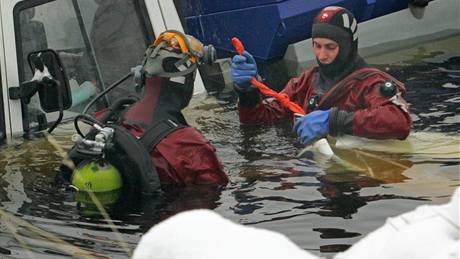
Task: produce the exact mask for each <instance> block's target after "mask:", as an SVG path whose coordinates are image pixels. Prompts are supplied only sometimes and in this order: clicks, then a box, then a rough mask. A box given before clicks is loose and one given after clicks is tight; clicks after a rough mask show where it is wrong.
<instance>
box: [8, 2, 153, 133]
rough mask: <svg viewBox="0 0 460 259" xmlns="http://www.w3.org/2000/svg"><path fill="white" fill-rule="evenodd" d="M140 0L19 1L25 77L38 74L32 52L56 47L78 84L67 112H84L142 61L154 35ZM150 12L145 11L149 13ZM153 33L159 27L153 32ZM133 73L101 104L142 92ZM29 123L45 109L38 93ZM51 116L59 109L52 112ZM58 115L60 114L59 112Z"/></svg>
mask: <svg viewBox="0 0 460 259" xmlns="http://www.w3.org/2000/svg"><path fill="white" fill-rule="evenodd" d="M140 2H141V1H139V0H77V1H73V0H62V1H23V2H21V3H19V4H18V5H17V6H16V7H15V12H14V15H15V23H16V25H17V26H15V27H16V37H17V38H16V42H17V51H18V53H17V56H18V64H19V67H18V71H19V79H20V81H21V82H23V81H27V80H30V79H31V78H32V76H33V75H32V71H31V69H30V67H29V64H28V62H27V55H28V54H29V53H30V52H33V51H38V50H42V49H46V48H50V49H53V50H55V51H57V52H58V53H59V56H60V57H61V59H62V61H63V64H64V67H65V70H66V73H67V77H68V78H69V81H70V85H71V89H72V102H73V104H72V108H71V109H70V110H69V111H70V112H69V111H67V112H66V113H67V117H69V116H71V114H72V112H73V114H75V113H79V112H81V111H82V110H83V109H84V107H85V106H86V104H87V103H88V102H89V100H90V99H91V98H92V97H94V96H95V95H96V94H97V93H99V92H101V91H102V90H103V89H105V88H106V87H108V86H109V85H110V84H112V83H114V82H116V81H118V79H120V78H122V77H123V76H124V75H125V74H127V73H128V72H129V71H130V69H131V68H132V67H134V66H136V65H138V64H140V62H141V60H142V58H143V54H144V52H145V49H146V47H147V44H148V39H152V38H153V36H152V35H149V34H148V33H147V32H149V31H151V29H149V28H146V27H148V26H146V25H145V24H146V23H145V22H142V21H147V23H148V24H150V22H149V21H148V18H147V17H146V15H145V14H146V11H145V10H143V8H144V4H143V3H142V4H140ZM143 14H144V15H143ZM151 34H153V33H151ZM136 94H137V93H136V90H135V87H134V84H133V81H132V80H131V79H128V80H127V81H126V82H124V83H123V84H122V85H120V86H119V87H117V88H115V89H114V90H113V91H111V92H110V93H109V95H108V96H106V97H105V98H102V99H101V100H100V102H99V103H97V104H96V106H95V107H94V108H95V109H98V108H103V107H105V106H107V105H108V104H109V103H110V102H111V100H113V99H114V98H116V97H119V96H128V95H136ZM24 110H25V111H27V114H25V117H26V118H27V122H24V123H25V124H27V125H25V127H24V128H26V129H27V128H29V126H30V127H35V126H37V125H38V121H39V119H37V118H38V117H39V116H40V114H43V111H42V110H41V109H40V105H39V99H38V96H35V97H34V98H33V99H32V100H31V103H30V104H29V105H27V107H25V109H24ZM46 116H47V119H48V121H49V122H50V121H52V120H53V114H47V115H46ZM54 117H55V116H54Z"/></svg>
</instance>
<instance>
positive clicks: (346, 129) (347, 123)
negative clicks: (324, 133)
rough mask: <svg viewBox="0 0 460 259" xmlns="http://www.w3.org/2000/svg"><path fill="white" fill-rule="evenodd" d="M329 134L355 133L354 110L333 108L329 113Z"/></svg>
mask: <svg viewBox="0 0 460 259" xmlns="http://www.w3.org/2000/svg"><path fill="white" fill-rule="evenodd" d="M329 134H330V135H331V136H338V135H343V134H349V135H351V134H353V112H347V111H344V110H339V109H338V108H332V109H331V111H330V113H329Z"/></svg>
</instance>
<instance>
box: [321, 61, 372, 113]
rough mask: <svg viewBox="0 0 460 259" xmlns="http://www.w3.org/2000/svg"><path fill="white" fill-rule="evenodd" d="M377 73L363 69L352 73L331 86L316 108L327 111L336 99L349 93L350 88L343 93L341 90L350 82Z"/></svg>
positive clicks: (370, 69) (369, 69)
mask: <svg viewBox="0 0 460 259" xmlns="http://www.w3.org/2000/svg"><path fill="white" fill-rule="evenodd" d="M378 73H381V71H380V70H378V69H375V68H364V69H360V70H358V71H356V72H354V73H352V74H351V75H349V76H348V77H346V78H345V79H343V80H342V81H340V82H339V83H337V84H336V85H335V86H333V87H332V88H331V90H329V91H327V92H326V93H325V94H324V95H323V96H322V97H321V100H320V101H319V103H318V108H319V109H323V110H324V109H328V108H330V107H331V106H332V105H333V104H334V103H335V102H336V101H337V99H339V98H340V97H342V96H343V95H345V94H347V93H348V92H350V91H351V89H352V87H350V88H349V89H348V90H347V91H345V92H344V91H343V90H344V88H345V87H346V86H347V85H348V84H349V83H350V82H351V81H354V80H362V79H364V78H365V77H367V76H369V75H372V74H378Z"/></svg>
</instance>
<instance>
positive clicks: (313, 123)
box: [294, 110, 330, 145]
mask: <svg viewBox="0 0 460 259" xmlns="http://www.w3.org/2000/svg"><path fill="white" fill-rule="evenodd" d="M329 113H330V110H327V111H321V110H318V111H314V112H311V113H309V114H307V115H305V116H303V117H301V118H300V119H298V120H297V121H296V123H295V124H294V131H295V132H297V135H298V136H299V137H300V141H301V142H302V144H304V145H308V144H311V143H312V142H313V141H315V140H317V139H320V138H323V137H325V136H327V134H329Z"/></svg>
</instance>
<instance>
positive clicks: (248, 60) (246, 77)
mask: <svg viewBox="0 0 460 259" xmlns="http://www.w3.org/2000/svg"><path fill="white" fill-rule="evenodd" d="M256 76H257V64H256V61H255V60H254V57H253V56H252V55H251V54H249V52H247V51H244V52H243V55H235V56H234V57H233V59H232V79H233V82H235V84H236V85H235V86H236V87H237V88H239V90H243V91H245V90H248V88H249V87H250V86H251V83H250V81H251V78H253V77H256Z"/></svg>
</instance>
